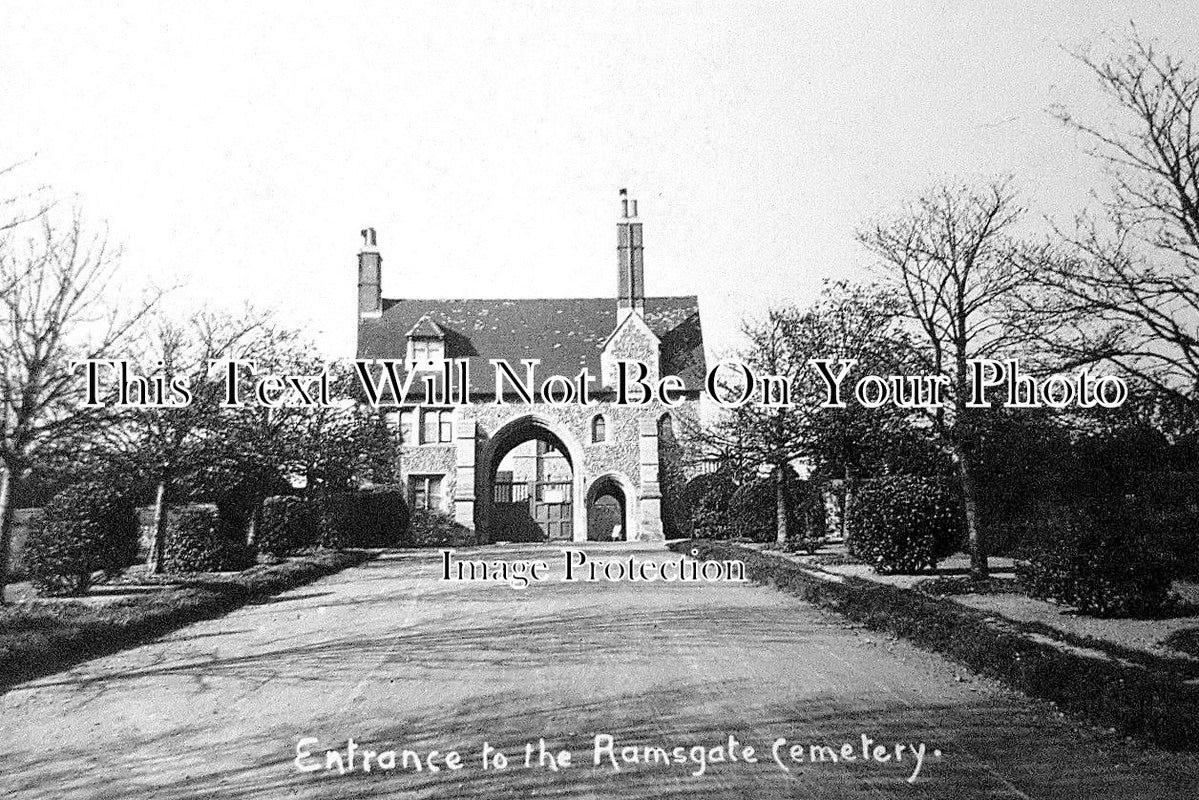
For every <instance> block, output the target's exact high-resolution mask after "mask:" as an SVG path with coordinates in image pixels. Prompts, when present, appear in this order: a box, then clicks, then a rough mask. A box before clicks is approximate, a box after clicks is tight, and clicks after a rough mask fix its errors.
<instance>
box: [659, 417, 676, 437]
mask: <svg viewBox="0 0 1199 800" xmlns="http://www.w3.org/2000/svg"><path fill="white" fill-rule="evenodd" d="M658 438H659V439H670V440H673V439H674V420H673V419H672V418H671V416H670V414H669V413H667V414H663V415H662V416H660V417H658Z"/></svg>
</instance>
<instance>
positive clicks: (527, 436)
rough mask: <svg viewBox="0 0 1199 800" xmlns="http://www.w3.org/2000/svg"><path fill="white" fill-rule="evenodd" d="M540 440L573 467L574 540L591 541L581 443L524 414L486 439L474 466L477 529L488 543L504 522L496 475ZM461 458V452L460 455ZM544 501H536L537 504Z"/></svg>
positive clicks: (549, 421)
mask: <svg viewBox="0 0 1199 800" xmlns="http://www.w3.org/2000/svg"><path fill="white" fill-rule="evenodd" d="M532 439H539V440H542V441H548V442H551V443H553V444H554V445H555V446H556V447H557V448H558V449H560V451H561V452H562V454H563V455H564V456H565V458H566V460H567V462H568V463H569V464H570V470H571V479H570V500H571V503H570V509H569V517H570V538H571V539H572V540H573V541H576V542H579V541H586V539H587V511H586V503H585V494H584V492H583V485H584V477H585V476H584V474H583V470H584V460H583V449H582V447H581V446H580V444H579V442H578V440H577V439H576V438H575V437H574V436H572V435H571V434H570V432H569V431H567V430H566V429H565V428H564V427H562V426H561V425H559V424H558V423H557V422H555V421H554V420H552V419H549V418H547V417H544V416H542V415H540V414H521V415H519V416H516V417H513V418H511V419H508V420H506V421H505V422H503V423H502V424H501V425H500V426H499V427H498V428H497V429H496V430H495V431H494V432H493V433H491V434H490V435H488V436H486V439H485V440H484V441H483V443H482V445H481V446H480V447H479V449H478V459H477V462H476V463H475V464H474V470H473V471H474V473H475V475H474V477H475V491H474V500H475V502H474V504H473V505H474V525H475V528H476V529H477V530H479V531H481V532H482V533H483V536H484V539H485V540H486V541H496V539H497V534H501V532H500V531H498V530H497V525H498V524H499V522H500V519H499V517H498V515H497V511H502V510H504V509H502V508H501V506H502V504H497V502H496V500H495V486H496V472H497V470H498V469H499V466H500V462H501V461H502V460H503V458H504V456H505V455H506V454H507V453H508V452H510V451H511V450H512V449H513V448H515V447H517V446H518V445H520V444H522V443H524V442H527V441H530V440H532ZM459 453H460V455H461V448H460V451H459ZM538 499H541V498H537V497H533V500H534V502H536V500H538Z"/></svg>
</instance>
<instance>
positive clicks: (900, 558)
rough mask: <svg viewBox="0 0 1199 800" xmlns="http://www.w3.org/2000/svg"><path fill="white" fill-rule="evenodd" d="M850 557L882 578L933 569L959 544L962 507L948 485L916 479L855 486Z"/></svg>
mask: <svg viewBox="0 0 1199 800" xmlns="http://www.w3.org/2000/svg"><path fill="white" fill-rule="evenodd" d="M849 522H850V524H849V529H850V535H849V541H848V542H846V546H847V548H848V549H849V553H850V555H852V556H853V557H854V558H858V559H861V560H862V561H863V562H865V563H867V564H870V565H871V566H873V567H874V571H875V572H877V573H879V574H880V575H885V574H891V573H908V574H910V573H916V572H920V571H921V570H924V569H932V568H935V567H936V566H937V562H938V561H940V560H941V559H942V558H945V557H946V556H949V555H951V554H953V553H954V552H955V551H956V550H957V548H958V546H959V545H960V544H961V541H962V535H963V515H962V510H961V504H960V503H959V501H958V499H957V495H956V493H955V492H954V491H953V488H952V487H951V486H950V484H949V482H948V481H945V480H941V479H937V478H925V477H920V476H914V475H899V476H894V477H887V478H872V479H870V480H866V481H862V482H861V484H859V486H858V489H857V493H856V495H855V497H854V502H853V507H852V508H851V509H850V521H849Z"/></svg>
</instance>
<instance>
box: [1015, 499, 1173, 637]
mask: <svg viewBox="0 0 1199 800" xmlns="http://www.w3.org/2000/svg"><path fill="white" fill-rule="evenodd" d="M1041 541H1042V543H1043V544H1042V547H1041V549H1040V550H1039V551H1038V552H1036V553H1035V554H1034V555H1033V556H1032V558H1031V560H1029V561H1027V562H1022V563H1019V564H1017V568H1016V571H1017V576H1018V577H1019V578H1020V582H1021V583H1022V584H1023V585H1024V587H1025V589H1026V590H1027V591H1028V593H1029V595H1031V596H1032V597H1036V598H1040V599H1041V600H1048V601H1050V602H1053V603H1060V604H1062V605H1067V606H1073V607H1074V608H1076V609H1078V610H1079V611H1080V612H1082V613H1083V614H1090V615H1092V616H1097V617H1130V616H1132V617H1152V616H1155V615H1158V614H1160V613H1161V612H1162V611H1163V610H1165V609H1166V608H1167V607H1168V606H1169V604H1170V601H1171V594H1170V583H1171V577H1172V576H1171V572H1170V569H1169V568H1168V566H1167V560H1166V558H1165V556H1163V555H1160V554H1158V553H1157V552H1156V551H1155V550H1154V548H1153V547H1152V546H1151V543H1150V537H1149V536H1148V535H1147V533H1146V532H1145V531H1144V530H1143V526H1141V525H1140V524H1139V523H1138V522H1137V520H1136V519H1135V518H1128V517H1124V518H1120V517H1110V516H1099V517H1096V518H1089V517H1088V516H1086V515H1079V516H1076V517H1075V518H1073V519H1071V520H1069V521H1067V522H1065V523H1064V524H1061V525H1059V526H1058V527H1057V528H1056V529H1054V530H1053V531H1051V532H1047V534H1046V535H1045V536H1044V537H1043V538H1042V540H1041Z"/></svg>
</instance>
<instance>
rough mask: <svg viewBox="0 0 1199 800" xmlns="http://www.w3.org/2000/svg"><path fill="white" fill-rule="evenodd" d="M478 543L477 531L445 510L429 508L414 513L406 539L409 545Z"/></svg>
mask: <svg viewBox="0 0 1199 800" xmlns="http://www.w3.org/2000/svg"><path fill="white" fill-rule="evenodd" d="M478 543H479V537H478V534H476V532H475V531H472V530H470V529H469V528H467V527H466V526H464V525H460V524H458V523H457V522H455V521H454V518H453V517H452V516H450V515H449V514H447V513H445V512H444V511H434V510H431V509H427V508H425V509H418V510H417V511H415V512H414V513H413V514H412V521H411V523H410V524H409V526H408V535H407V537H405V541H404V544H405V545H406V546H407V547H469V546H471V545H474V544H478Z"/></svg>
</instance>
